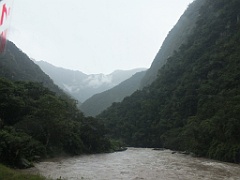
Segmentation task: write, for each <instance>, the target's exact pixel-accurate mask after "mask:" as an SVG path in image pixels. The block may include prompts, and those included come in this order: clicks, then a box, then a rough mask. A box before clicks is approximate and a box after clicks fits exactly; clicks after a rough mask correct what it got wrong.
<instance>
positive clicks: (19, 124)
mask: <svg viewBox="0 0 240 180" xmlns="http://www.w3.org/2000/svg"><path fill="white" fill-rule="evenodd" d="M44 86H45V87H44ZM50 89H51V90H50ZM53 91H54V92H53ZM115 148H116V145H115V144H114V146H112V144H111V142H110V140H109V139H108V138H107V137H106V136H105V128H104V125H103V124H102V123H101V122H99V121H98V120H97V119H95V118H92V117H88V118H86V117H84V116H83V113H82V112H81V111H80V110H79V109H78V107H77V103H76V101H75V100H73V99H71V98H69V97H68V96H66V95H65V94H64V93H63V91H61V90H60V89H59V88H58V87H57V86H56V85H54V84H53V81H52V80H51V79H50V78H49V76H47V75H46V74H44V72H43V71H42V70H41V69H40V68H39V67H38V66H37V65H36V64H35V63H34V62H33V61H32V60H30V59H29V57H28V56H27V55H26V54H25V53H23V52H22V51H21V50H19V49H18V48H17V47H16V46H15V45H14V44H13V43H12V42H8V43H7V47H6V51H5V53H4V54H1V55H0V163H4V164H7V165H10V166H12V167H20V168H27V167H31V166H32V163H30V162H29V161H35V160H37V161H39V160H40V159H41V158H46V157H53V156H57V155H60V154H69V155H78V154H86V153H100V152H107V151H110V150H111V149H115Z"/></svg>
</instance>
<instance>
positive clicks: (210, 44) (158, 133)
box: [99, 0, 240, 163]
mask: <svg viewBox="0 0 240 180" xmlns="http://www.w3.org/2000/svg"><path fill="white" fill-rule="evenodd" d="M199 1H200V0H199ZM189 8H191V6H190V7H189ZM239 9H240V1H239V0H206V2H205V3H204V5H203V6H202V7H201V8H200V10H199V15H198V18H197V21H196V25H195V28H194V30H193V33H192V34H191V35H189V36H188V39H187V42H186V43H184V44H182V45H181V46H180V48H179V50H178V51H175V52H174V54H173V55H172V56H171V57H169V58H168V60H167V63H166V64H165V65H164V66H163V67H162V68H161V69H160V70H159V73H158V77H157V79H156V80H155V81H154V82H153V83H152V84H151V85H150V86H149V87H146V88H144V89H143V90H141V91H136V92H135V93H134V94H133V95H132V96H130V97H127V98H125V99H124V100H123V102H121V103H114V104H113V105H112V106H111V107H110V108H108V109H107V110H106V111H104V112H103V113H102V114H100V115H99V117H100V118H101V119H102V121H103V122H104V123H105V125H106V127H107V129H108V133H109V135H110V136H111V137H112V138H116V139H121V140H122V141H124V142H125V143H127V144H128V145H129V146H136V147H165V148H170V149H174V150H182V151H189V152H193V153H195V154H196V155H198V156H204V157H209V158H213V159H218V160H222V161H229V162H235V163H239V162H240V46H239V44H240V11H239ZM191 10H192V11H194V10H195V9H191Z"/></svg>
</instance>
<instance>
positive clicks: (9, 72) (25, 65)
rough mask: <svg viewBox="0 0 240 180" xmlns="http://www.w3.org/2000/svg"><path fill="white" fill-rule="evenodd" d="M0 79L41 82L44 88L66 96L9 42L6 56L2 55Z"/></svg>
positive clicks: (0, 59) (0, 58) (0, 55)
mask: <svg viewBox="0 0 240 180" xmlns="http://www.w3.org/2000/svg"><path fill="white" fill-rule="evenodd" d="M0 77H4V78H7V79H9V80H13V81H32V82H40V83H42V84H43V86H44V87H47V88H49V89H50V90H52V91H54V92H56V93H57V94H64V93H63V91H62V90H60V89H59V88H58V87H57V86H56V85H55V84H54V83H53V81H52V80H51V79H50V78H49V76H48V75H46V74H45V73H44V72H43V71H42V70H41V69H40V68H39V66H37V65H36V64H35V63H34V62H33V61H32V60H30V58H29V57H28V56H27V55H26V54H25V53H24V52H22V51H21V50H20V49H18V48H17V47H16V46H15V44H14V43H12V42H10V41H8V42H7V45H6V50H5V53H4V54H0Z"/></svg>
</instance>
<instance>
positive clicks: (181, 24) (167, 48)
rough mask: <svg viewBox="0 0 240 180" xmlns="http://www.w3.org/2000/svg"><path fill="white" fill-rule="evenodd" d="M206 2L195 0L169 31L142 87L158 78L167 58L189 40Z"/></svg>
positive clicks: (143, 80)
mask: <svg viewBox="0 0 240 180" xmlns="http://www.w3.org/2000/svg"><path fill="white" fill-rule="evenodd" d="M204 2H205V0H201V1H194V2H193V3H192V4H191V5H190V7H189V8H188V9H187V10H186V11H185V12H184V14H183V15H182V16H181V17H180V19H179V20H178V22H177V24H176V25H175V26H174V27H173V29H172V30H171V31H170V32H169V33H168V35H167V37H166V38H165V40H164V42H163V44H162V46H161V48H160V50H159V52H158V53H157V55H156V57H155V59H154V60H153V62H152V65H151V67H150V68H149V69H148V70H147V72H146V75H145V76H144V77H143V79H142V82H141V85H140V87H141V88H143V87H145V86H148V85H150V84H151V83H152V82H153V81H154V80H155V79H156V78H157V74H158V70H159V69H161V67H162V66H163V65H164V64H165V63H166V61H167V59H168V58H169V57H170V56H172V55H173V52H174V51H177V50H178V49H179V47H180V46H181V45H182V44H183V43H185V42H186V41H187V37H188V36H189V35H190V34H191V33H192V31H193V29H194V28H195V23H196V20H197V18H198V16H199V13H198V10H199V8H200V7H201V5H202V4H203V3H204Z"/></svg>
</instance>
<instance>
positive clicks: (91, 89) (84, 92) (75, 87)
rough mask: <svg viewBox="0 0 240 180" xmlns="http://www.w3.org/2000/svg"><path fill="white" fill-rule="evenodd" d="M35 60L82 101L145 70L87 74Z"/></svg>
mask: <svg viewBox="0 0 240 180" xmlns="http://www.w3.org/2000/svg"><path fill="white" fill-rule="evenodd" d="M34 62H35V63H36V64H38V65H39V66H40V67H41V69H42V70H43V71H44V72H45V73H46V74H48V75H49V76H50V77H51V78H52V79H53V81H54V82H55V83H56V84H57V85H58V86H59V87H61V88H62V89H63V90H64V91H65V92H67V93H68V94H70V95H72V96H73V97H74V98H75V99H77V100H78V101H80V102H84V101H85V100H86V99H88V98H90V97H91V96H93V95H94V94H97V93H101V92H103V91H106V90H108V89H110V88H112V87H114V86H116V85H118V84H119V83H121V82H122V81H124V80H126V79H128V78H129V77H131V76H132V75H133V74H135V73H136V72H139V71H142V70H145V69H143V68H139V69H133V70H126V71H123V70H117V71H114V72H113V73H111V74H108V75H104V74H91V75H87V74H84V73H82V72H80V71H74V70H68V69H64V68H59V67H56V66H53V65H51V64H49V63H47V62H44V61H34Z"/></svg>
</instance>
